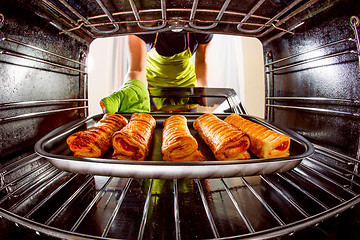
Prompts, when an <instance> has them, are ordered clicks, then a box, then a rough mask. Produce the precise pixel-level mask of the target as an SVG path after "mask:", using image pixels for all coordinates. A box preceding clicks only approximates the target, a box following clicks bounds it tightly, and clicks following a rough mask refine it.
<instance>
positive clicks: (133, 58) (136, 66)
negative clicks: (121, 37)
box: [125, 35, 147, 87]
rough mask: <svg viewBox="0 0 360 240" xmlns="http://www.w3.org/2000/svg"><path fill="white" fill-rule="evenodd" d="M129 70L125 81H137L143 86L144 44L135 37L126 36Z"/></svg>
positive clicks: (144, 67)
mask: <svg viewBox="0 0 360 240" xmlns="http://www.w3.org/2000/svg"><path fill="white" fill-rule="evenodd" d="M128 46H129V58H128V59H129V70H128V72H127V75H126V78H125V81H127V80H129V79H137V80H140V81H141V82H143V83H144V84H145V86H146V87H147V81H146V43H145V42H144V41H143V40H142V39H141V38H139V37H137V36H135V35H129V36H128Z"/></svg>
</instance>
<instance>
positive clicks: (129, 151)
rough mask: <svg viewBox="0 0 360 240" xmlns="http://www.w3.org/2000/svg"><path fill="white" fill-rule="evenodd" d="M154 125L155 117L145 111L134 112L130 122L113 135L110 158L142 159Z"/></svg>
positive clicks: (148, 144) (147, 147) (145, 153)
mask: <svg viewBox="0 0 360 240" xmlns="http://www.w3.org/2000/svg"><path fill="white" fill-rule="evenodd" d="M155 126H156V121H155V119H154V118H153V117H152V116H151V115H150V114H147V113H134V114H133V115H132V116H131V119H130V122H129V123H128V125H126V126H125V127H124V128H123V129H121V130H120V131H117V132H116V133H114V135H113V141H112V144H113V148H114V153H113V155H112V158H115V159H124V160H138V161H142V160H144V159H145V157H146V156H147V155H148V152H149V146H150V142H151V138H152V134H153V132H154V129H155Z"/></svg>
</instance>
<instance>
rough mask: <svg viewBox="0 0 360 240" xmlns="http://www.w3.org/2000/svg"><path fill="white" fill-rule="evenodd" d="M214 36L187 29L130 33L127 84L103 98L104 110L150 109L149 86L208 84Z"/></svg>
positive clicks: (156, 87)
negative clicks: (211, 46) (209, 52)
mask: <svg viewBox="0 0 360 240" xmlns="http://www.w3.org/2000/svg"><path fill="white" fill-rule="evenodd" d="M212 38H213V35H212V34H202V33H190V32H185V31H181V32H173V31H169V32H161V33H154V34H139V35H129V36H128V46H129V70H128V73H127V75H126V78H125V84H124V85H123V86H122V87H121V88H120V89H119V90H117V91H115V92H113V93H112V94H110V95H109V96H107V97H104V98H103V99H101V101H100V105H101V107H102V109H103V111H104V112H110V113H116V112H149V111H150V97H149V91H148V88H149V89H150V90H151V89H159V88H163V87H197V86H201V87H207V64H206V56H207V51H208V48H209V45H210V42H211V40H212ZM194 54H195V65H194V64H193V62H192V60H191V57H192V56H193V55H194ZM152 104H154V102H152ZM157 104H158V105H161V103H160V102H158V103H157ZM158 107H159V106H158Z"/></svg>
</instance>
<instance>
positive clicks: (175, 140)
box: [161, 115, 204, 161]
mask: <svg viewBox="0 0 360 240" xmlns="http://www.w3.org/2000/svg"><path fill="white" fill-rule="evenodd" d="M161 153H162V156H163V160H165V161H202V160H204V156H203V155H202V154H201V153H200V151H199V150H198V143H197V141H196V139H195V138H194V137H193V136H192V135H191V133H190V130H189V128H188V126H187V120H186V118H185V117H184V116H182V115H174V116H171V117H169V118H167V119H166V120H165V121H164V128H163V133H162V145H161Z"/></svg>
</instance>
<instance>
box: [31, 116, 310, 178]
mask: <svg viewBox="0 0 360 240" xmlns="http://www.w3.org/2000/svg"><path fill="white" fill-rule="evenodd" d="M121 115H123V116H124V117H126V118H127V119H130V117H131V114H130V113H126V114H121ZM151 115H152V116H153V117H154V118H155V120H156V128H155V130H154V134H153V137H152V141H151V145H150V149H149V155H148V156H147V158H146V159H145V160H144V161H131V160H115V159H111V154H112V152H113V149H112V148H110V149H109V151H108V152H107V153H106V154H105V155H104V156H103V157H101V158H79V157H74V156H73V153H72V152H71V151H70V150H69V148H68V146H67V144H66V138H67V137H68V136H70V135H71V134H73V133H75V132H77V131H81V130H85V129H87V128H89V127H91V126H93V125H94V124H95V123H96V122H98V121H99V120H100V119H101V118H102V117H103V114H97V115H93V116H89V117H87V118H85V119H79V120H76V121H74V122H71V123H68V124H66V125H64V126H61V127H59V128H57V129H55V130H54V131H52V132H50V133H49V134H47V135H46V136H44V137H43V138H42V139H40V140H39V141H38V142H37V143H36V145H35V151H36V152H37V153H38V154H39V155H40V156H42V157H45V158H47V159H48V160H49V161H50V162H51V163H52V164H53V165H54V166H55V167H56V168H58V169H61V170H64V171H68V172H75V173H80V174H92V175H103V176H115V177H127V178H160V179H195V178H198V179H200V178H225V177H236V176H253V175H260V174H271V173H276V172H286V171H288V170H291V169H292V168H294V167H296V166H297V165H298V164H299V163H300V162H301V160H302V159H303V158H305V157H307V156H309V155H311V154H312V153H313V152H314V147H313V146H312V144H311V143H310V142H309V141H308V140H306V139H305V138H303V137H302V136H300V135H299V134H297V133H296V132H294V131H292V130H290V129H285V128H283V127H279V126H276V125H275V124H270V123H269V122H267V121H265V120H263V119H260V118H257V117H253V116H249V115H241V116H242V117H244V118H246V119H249V120H251V121H253V122H256V123H259V124H262V125H264V126H266V127H268V128H270V129H272V130H274V131H277V132H280V133H283V134H286V135H288V136H289V137H290V138H291V144H290V156H289V157H284V158H272V159H259V158H257V157H256V156H254V155H252V159H249V160H230V161H216V160H215V158H214V155H213V153H212V151H211V150H210V148H209V147H208V146H207V145H206V143H205V142H204V141H203V140H202V138H201V137H200V135H199V134H198V133H197V132H196V131H195V130H194V128H193V122H194V121H195V119H196V118H197V117H199V116H200V115H201V114H182V115H184V116H185V117H186V118H187V120H188V126H189V129H190V132H191V134H192V135H193V136H194V137H195V138H196V140H197V141H198V144H199V149H200V151H201V152H202V154H203V155H204V157H205V161H202V162H165V161H162V158H161V138H162V137H161V135H162V129H163V122H164V120H165V119H166V118H168V117H169V116H171V115H172V114H171V113H169V114H163V113H159V114H156V113H152V114H151ZM214 115H216V116H218V117H219V118H220V119H225V118H226V117H227V116H229V114H214ZM250 154H251V153H250Z"/></svg>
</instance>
